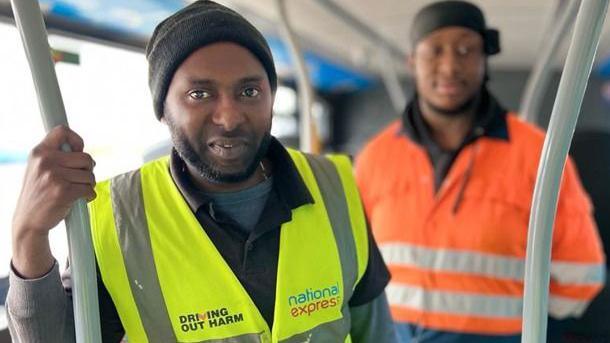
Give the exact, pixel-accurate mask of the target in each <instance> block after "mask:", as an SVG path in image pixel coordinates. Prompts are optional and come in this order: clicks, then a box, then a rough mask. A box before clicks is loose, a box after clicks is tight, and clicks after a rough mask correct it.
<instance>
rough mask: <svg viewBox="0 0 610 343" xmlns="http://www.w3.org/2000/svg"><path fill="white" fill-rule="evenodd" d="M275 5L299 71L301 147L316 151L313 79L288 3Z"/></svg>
mask: <svg viewBox="0 0 610 343" xmlns="http://www.w3.org/2000/svg"><path fill="white" fill-rule="evenodd" d="M275 5H276V8H277V10H278V14H279V19H280V23H281V29H282V34H283V36H284V39H285V40H286V43H288V47H289V48H290V54H291V55H292V61H293V63H294V65H295V68H296V71H297V84H298V92H299V104H300V106H299V107H300V111H299V113H300V120H299V128H300V132H299V146H300V149H301V150H303V151H305V152H315V153H319V151H313V150H314V147H316V146H318V145H319V144H314V142H313V140H314V139H315V138H316V135H315V134H314V133H315V127H314V122H313V120H312V118H313V116H312V113H311V108H312V105H313V88H312V87H311V81H310V80H309V74H308V72H307V65H306V64H305V59H304V58H303V54H302V52H301V49H300V47H299V44H298V42H297V40H296V37H295V36H294V33H293V32H292V28H291V27H290V22H289V20H288V13H287V11H286V3H285V1H284V0H275Z"/></svg>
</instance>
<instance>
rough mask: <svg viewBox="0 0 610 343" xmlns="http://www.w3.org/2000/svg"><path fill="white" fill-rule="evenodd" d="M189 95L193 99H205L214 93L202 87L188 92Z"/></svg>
mask: <svg viewBox="0 0 610 343" xmlns="http://www.w3.org/2000/svg"><path fill="white" fill-rule="evenodd" d="M188 96H189V97H190V98H191V99H193V100H203V99H207V98H209V97H211V96H212V94H211V93H210V92H208V91H205V90H202V89H194V90H191V91H189V92H188Z"/></svg>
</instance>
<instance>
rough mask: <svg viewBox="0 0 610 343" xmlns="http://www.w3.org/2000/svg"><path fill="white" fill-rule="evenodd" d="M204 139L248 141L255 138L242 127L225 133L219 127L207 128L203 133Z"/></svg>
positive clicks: (252, 133) (249, 131)
mask: <svg viewBox="0 0 610 343" xmlns="http://www.w3.org/2000/svg"><path fill="white" fill-rule="evenodd" d="M203 136H204V137H208V138H245V139H250V138H253V137H254V136H255V134H254V132H252V131H251V130H246V129H244V128H242V127H238V128H235V129H234V130H231V131H227V130H225V129H223V128H220V127H212V128H207V129H206V130H205V131H204V132H203Z"/></svg>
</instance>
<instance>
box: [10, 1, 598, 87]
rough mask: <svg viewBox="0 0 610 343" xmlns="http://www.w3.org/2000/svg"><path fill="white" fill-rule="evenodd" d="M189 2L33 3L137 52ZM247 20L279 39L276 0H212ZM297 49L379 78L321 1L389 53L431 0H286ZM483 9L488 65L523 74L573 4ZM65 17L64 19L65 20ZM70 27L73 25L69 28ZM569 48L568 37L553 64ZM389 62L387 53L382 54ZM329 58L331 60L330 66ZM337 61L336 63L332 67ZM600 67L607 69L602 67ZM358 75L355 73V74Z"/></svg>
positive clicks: (362, 40) (375, 51)
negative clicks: (496, 48) (489, 30)
mask: <svg viewBox="0 0 610 343" xmlns="http://www.w3.org/2000/svg"><path fill="white" fill-rule="evenodd" d="M192 1H193V0H163V1H161V0H130V1H123V0H39V2H40V3H41V5H42V8H43V10H44V11H45V13H47V14H48V16H47V24H50V26H51V27H52V28H53V27H54V28H56V29H59V31H63V32H68V33H75V32H76V33H77V34H79V35H81V36H86V37H90V38H91V37H93V38H94V39H98V40H102V41H110V42H114V43H117V44H120V45H123V46H128V47H132V48H136V49H143V47H144V45H145V44H146V40H147V37H148V35H149V34H150V33H151V32H152V29H153V27H154V26H155V25H156V23H158V22H159V21H160V20H162V19H163V18H164V17H165V16H167V15H168V14H170V13H172V12H173V11H175V10H176V9H178V8H180V7H181V6H183V5H184V4H185V3H188V2H192ZM217 1H219V2H221V3H225V4H226V5H228V6H230V7H233V8H235V9H237V10H238V11H239V12H241V13H243V14H244V15H245V16H246V17H248V18H249V19H251V20H252V21H253V22H254V23H255V25H257V26H258V27H259V28H261V30H263V32H264V33H266V35H267V36H268V37H269V38H270V39H271V41H272V42H277V41H280V42H279V44H281V39H278V37H281V33H280V32H278V27H279V25H278V18H279V16H278V11H277V8H276V2H277V0H255V1H253V0H217ZM284 1H285V3H286V6H287V13H288V19H289V20H290V21H291V23H292V25H293V27H294V28H295V31H296V33H297V35H298V37H299V38H300V40H301V42H302V43H303V44H302V45H303V46H305V47H306V48H307V49H308V50H309V52H315V54H316V55H317V56H319V57H320V56H321V57H322V58H323V59H324V62H329V61H330V63H331V64H332V63H334V65H339V66H340V65H345V66H348V67H355V68H356V69H358V70H360V71H370V72H372V73H373V74H378V73H379V68H378V67H379V65H384V64H387V59H384V56H382V55H381V54H380V53H379V52H380V51H381V49H380V47H379V40H377V41H371V40H370V39H369V38H367V37H366V36H365V35H363V34H361V33H359V32H358V31H356V30H355V29H354V28H352V27H350V26H349V25H347V24H346V23H345V22H344V21H342V20H341V19H340V18H339V17H337V16H335V15H333V14H332V12H331V11H329V10H328V9H326V8H325V7H324V6H322V5H320V2H323V1H327V2H334V3H335V4H336V5H338V6H340V7H341V8H343V9H344V10H345V11H347V12H348V13H349V14H350V15H352V16H354V17H356V18H357V19H358V20H360V21H361V22H363V23H365V25H367V26H368V27H369V28H370V29H371V30H373V31H374V32H375V34H377V35H378V36H380V37H382V39H381V40H383V41H386V42H389V43H390V45H391V46H393V47H394V50H395V51H398V52H400V53H402V54H403V55H404V54H405V53H407V52H408V47H409V41H408V31H409V26H410V23H411V21H412V19H413V16H414V15H415V13H416V12H417V11H418V10H419V9H420V8H421V7H422V6H424V5H426V4H428V3H430V2H432V1H433V0H375V1H373V0H284ZM471 1H473V2H475V3H477V4H478V5H479V6H480V7H481V8H482V9H483V11H484V12H485V14H486V17H487V21H488V25H490V26H491V27H495V28H497V29H499V30H500V36H501V45H502V52H501V53H500V54H499V55H497V56H494V57H493V58H491V59H490V63H491V65H492V67H500V68H503V69H527V68H529V67H531V66H532V64H533V63H534V61H535V60H536V57H537V53H538V51H539V49H540V45H541V42H542V40H543V39H544V36H545V28H546V27H547V26H548V25H549V23H556V22H557V15H556V14H555V10H556V7H557V4H558V3H562V4H563V5H565V4H566V3H567V2H569V1H576V0H511V1H507V0H471ZM8 3H9V0H0V18H1V17H2V16H5V17H6V16H8V17H10V16H11V13H10V7H9V4H8ZM66 18H67V19H68V20H65V19H66ZM74 23H76V26H75V25H74ZM568 43H569V36H568V37H566V39H565V40H564V44H563V49H562V50H561V54H559V55H558V56H557V61H556V63H557V65H560V63H561V62H562V61H563V58H564V57H565V53H566V51H567V47H568ZM396 55H397V54H396V53H395V54H393V56H394V59H393V62H394V64H395V66H396V70H402V71H403V72H404V71H405V70H404V69H405V68H404V63H403V57H396ZM386 58H387V56H386ZM333 61H334V62H333ZM308 62H309V61H308ZM337 62H338V63H337ZM597 65H598V67H599V66H606V68H607V71H604V73H606V72H607V73H608V74H609V75H610V20H606V23H605V26H604V31H603V33H602V41H601V43H600V47H599V50H598V54H597ZM604 70H605V69H604ZM604 75H605V74H604ZM356 76H358V75H356Z"/></svg>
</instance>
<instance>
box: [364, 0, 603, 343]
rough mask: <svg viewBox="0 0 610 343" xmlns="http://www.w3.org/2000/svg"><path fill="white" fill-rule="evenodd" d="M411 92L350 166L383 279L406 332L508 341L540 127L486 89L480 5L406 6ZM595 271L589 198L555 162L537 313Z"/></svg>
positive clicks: (568, 308) (578, 298)
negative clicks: (547, 277) (549, 236)
mask: <svg viewBox="0 0 610 343" xmlns="http://www.w3.org/2000/svg"><path fill="white" fill-rule="evenodd" d="M411 40H412V44H413V46H412V47H413V50H412V53H411V54H410V56H409V59H408V65H409V67H410V70H411V71H412V75H413V78H414V81H415V85H416V92H415V95H414V97H413V99H412V100H411V102H410V103H409V104H408V105H407V107H406V110H405V112H404V114H403V116H402V119H401V120H397V121H396V122H394V123H392V124H390V125H389V126H388V127H387V128H386V129H385V130H383V131H382V132H381V133H379V134H378V135H377V136H376V137H374V138H373V139H372V141H370V142H369V143H368V144H367V145H366V147H365V148H364V150H363V151H362V152H361V154H360V156H359V158H358V160H357V165H356V174H357V179H358V184H359V186H360V188H361V192H362V197H363V202H364V206H365V208H366V212H367V215H368V218H369V220H370V223H371V226H372V229H373V232H374V234H375V236H376V239H377V242H378V243H379V247H380V249H381V251H382V255H383V257H384V259H385V261H386V263H387V264H388V266H389V268H390V271H391V274H392V280H391V282H390V284H389V286H388V288H387V289H386V292H387V295H388V300H389V301H390V304H391V309H392V315H393V318H394V320H395V322H396V327H397V329H398V331H399V334H400V335H401V338H402V341H405V342H412V341H417V342H474V343H476V342H519V341H520V332H521V313H522V308H523V301H522V297H523V286H524V285H523V279H524V270H525V253H526V243H527V228H528V220H529V215H530V207H531V198H532V193H533V190H534V185H535V179H536V172H537V168H538V162H539V157H540V152H541V150H542V144H543V140H544V134H543V133H542V132H541V131H540V130H538V129H536V128H535V127H533V126H532V125H529V124H527V123H525V122H523V121H521V120H519V119H518V118H517V116H515V115H514V114H513V113H509V112H507V111H506V110H505V109H504V108H502V106H501V105H500V104H499V103H498V102H497V101H496V99H495V98H494V97H493V96H492V95H491V94H490V93H489V92H488V91H487V87H486V80H487V57H488V56H489V55H493V54H496V53H498V52H499V51H500V47H499V35H498V32H497V31H496V30H493V29H489V28H487V26H486V24H485V19H484V17H483V14H482V12H481V10H480V9H479V8H477V7H476V6H474V5H472V4H470V3H466V2H462V1H444V2H439V3H434V4H432V5H429V6H427V7H425V8H424V9H422V10H421V11H420V12H419V14H418V15H417V16H416V18H415V20H414V22H413V26H412V30H411ZM604 281H605V265H604V255H603V251H602V247H601V243H600V240H599V236H598V233H597V229H596V226H595V223H594V221H593V218H592V206H591V203H590V201H589V198H588V196H587V194H586V193H585V191H584V190H583V187H582V185H581V183H580V180H579V178H578V175H577V172H576V169H575V168H574V166H573V164H572V162H571V161H568V163H567V165H566V167H565V172H564V176H563V181H562V185H561V193H560V198H559V205H558V210H557V219H556V222H555V228H554V236H553V250H552V265H551V282H550V298H549V314H550V316H551V318H553V319H564V318H569V317H578V316H580V315H581V314H582V313H583V312H584V311H585V309H586V308H587V305H588V304H589V302H590V301H591V300H592V299H593V298H594V297H595V295H596V294H597V293H598V292H599V290H600V289H601V287H602V286H603V284H604Z"/></svg>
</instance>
